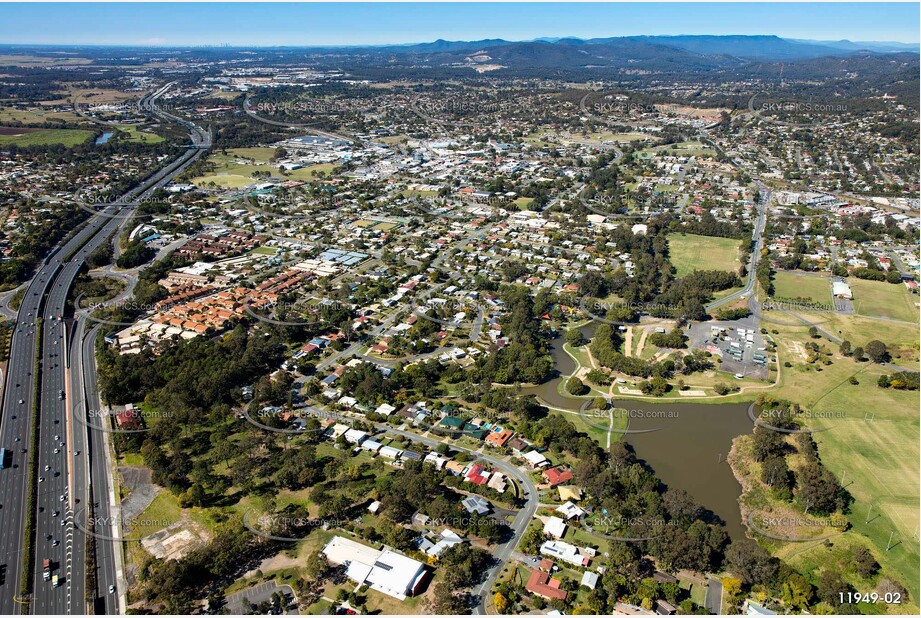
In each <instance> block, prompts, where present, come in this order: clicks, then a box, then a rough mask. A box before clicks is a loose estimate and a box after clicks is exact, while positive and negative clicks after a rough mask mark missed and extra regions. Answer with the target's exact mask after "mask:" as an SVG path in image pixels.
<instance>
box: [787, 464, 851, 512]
mask: <svg viewBox="0 0 921 618" xmlns="http://www.w3.org/2000/svg"><path fill="white" fill-rule="evenodd" d="M796 484H797V497H798V498H799V501H800V504H801V505H802V506H803V508H804V509H805V510H807V511H809V512H813V513H818V514H819V515H828V514H830V513H834V512H835V511H836V510H839V509H843V508H844V507H845V506H846V505H847V503H848V499H847V492H846V491H845V490H844V489H843V488H842V487H841V485H839V484H838V481H837V480H836V479H835V477H834V475H833V474H832V473H831V472H830V471H829V470H827V469H826V468H825V467H824V466H822V464H820V463H818V462H815V461H810V462H807V463H805V464H804V465H803V466H801V467H800V469H799V471H798V473H797V475H796Z"/></svg>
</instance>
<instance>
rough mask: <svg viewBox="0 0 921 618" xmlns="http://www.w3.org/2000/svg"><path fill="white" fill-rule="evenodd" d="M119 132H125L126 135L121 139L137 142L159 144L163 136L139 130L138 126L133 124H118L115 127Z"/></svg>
mask: <svg viewBox="0 0 921 618" xmlns="http://www.w3.org/2000/svg"><path fill="white" fill-rule="evenodd" d="M117 129H118V131H119V132H122V133H127V134H128V135H127V136H126V137H123V138H122V141H125V142H132V143H139V144H159V143H160V142H162V141H163V137H162V136H160V135H157V134H156V133H149V132H147V131H141V129H140V127H135V126H129V125H125V126H120V127H117Z"/></svg>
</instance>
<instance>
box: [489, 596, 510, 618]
mask: <svg viewBox="0 0 921 618" xmlns="http://www.w3.org/2000/svg"><path fill="white" fill-rule="evenodd" d="M492 602H493V605H495V606H496V613H497V614H500V615H501V614H504V613H505V612H506V611H507V610H508V599H506V598H505V597H504V596H503V595H502V593H501V592H497V593H496V596H494V597H493V599H492Z"/></svg>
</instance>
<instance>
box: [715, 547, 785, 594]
mask: <svg viewBox="0 0 921 618" xmlns="http://www.w3.org/2000/svg"><path fill="white" fill-rule="evenodd" d="M726 562H727V563H728V564H729V568H730V569H731V570H732V572H733V573H735V574H736V575H738V576H739V577H740V578H741V579H742V581H743V582H745V583H746V584H748V585H751V584H756V583H761V582H766V581H770V580H771V578H772V577H774V573H776V572H777V566H778V562H779V561H778V560H777V559H776V558H774V557H772V556H771V555H770V554H769V553H767V552H766V551H765V550H764V549H763V548H762V547H761V546H760V545H758V543H756V542H755V541H753V540H752V539H747V538H743V539H738V540H735V541H733V542H732V543H730V544H729V548H728V549H727V550H726Z"/></svg>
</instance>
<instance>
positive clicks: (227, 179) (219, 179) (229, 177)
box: [190, 174, 258, 189]
mask: <svg viewBox="0 0 921 618" xmlns="http://www.w3.org/2000/svg"><path fill="white" fill-rule="evenodd" d="M190 182H191V183H192V184H193V185H196V186H198V187H204V186H207V185H209V184H211V183H212V182H213V183H214V184H216V185H217V186H219V187H223V188H225V189H242V188H243V187H247V186H249V185H251V184H254V183H256V182H258V181H257V180H256V179H255V178H250V177H249V176H239V175H237V174H219V175H213V176H198V177H197V178H193V179H192V180H191V181H190Z"/></svg>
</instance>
